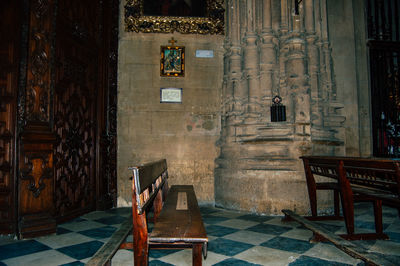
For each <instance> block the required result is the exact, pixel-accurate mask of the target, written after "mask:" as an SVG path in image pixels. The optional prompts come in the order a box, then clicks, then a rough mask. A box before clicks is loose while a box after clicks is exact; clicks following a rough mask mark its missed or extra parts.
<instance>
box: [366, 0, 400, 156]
mask: <svg viewBox="0 0 400 266" xmlns="http://www.w3.org/2000/svg"><path fill="white" fill-rule="evenodd" d="M399 8H400V1H399V0H367V19H368V21H367V25H368V47H369V60H370V81H371V103H372V127H373V149H374V150H373V153H374V156H377V157H400V86H399V64H400V30H399V28H400V27H399V25H400V18H399V17H400V16H399V14H400V9H399Z"/></svg>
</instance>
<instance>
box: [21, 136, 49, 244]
mask: <svg viewBox="0 0 400 266" xmlns="http://www.w3.org/2000/svg"><path fill="white" fill-rule="evenodd" d="M53 187H54V180H53V144H52V143H51V142H50V143H35V144H25V145H24V147H23V153H22V154H21V156H20V171H19V186H18V191H19V194H20V197H19V208H18V209H19V215H20V218H19V221H18V223H19V225H18V226H19V235H20V236H21V237H34V236H37V235H43V234H47V233H55V231H56V225H55V222H56V221H55V218H54V200H53V198H54V197H53V191H54V190H53Z"/></svg>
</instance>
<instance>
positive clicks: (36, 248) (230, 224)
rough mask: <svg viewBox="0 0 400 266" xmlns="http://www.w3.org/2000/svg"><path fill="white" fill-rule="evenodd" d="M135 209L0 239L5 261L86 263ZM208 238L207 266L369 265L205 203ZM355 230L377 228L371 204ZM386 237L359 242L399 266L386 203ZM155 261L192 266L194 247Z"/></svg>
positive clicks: (290, 229)
mask: <svg viewBox="0 0 400 266" xmlns="http://www.w3.org/2000/svg"><path fill="white" fill-rule="evenodd" d="M130 211H131V210H130V208H118V209H113V210H109V211H104V212H92V213H89V214H86V215H84V216H82V217H79V218H78V219H75V220H74V221H72V222H68V223H64V224H61V225H59V226H58V230H57V234H56V235H51V236H46V237H39V238H35V239H31V240H23V241H16V240H12V239H8V238H7V237H4V236H3V237H0V265H84V264H85V262H87V261H88V260H89V259H90V257H91V256H92V255H93V254H94V253H95V252H96V251H97V250H98V249H99V248H100V247H101V246H102V245H103V243H105V242H106V241H107V239H108V238H109V237H110V236H111V235H112V234H113V232H114V231H115V230H116V229H117V228H118V226H119V225H120V224H121V223H122V222H123V220H124V219H125V218H126V217H127V216H128V215H129V214H130ZM201 212H202V215H203V221H204V224H205V226H206V230H207V234H208V237H209V240H210V242H209V246H208V257H207V259H206V260H203V265H274V266H275V265H324V266H328V265H364V263H363V262H362V261H360V260H356V259H354V258H352V257H350V256H349V255H347V254H345V253H344V252H342V251H340V250H338V249H337V248H336V247H334V246H333V245H331V244H329V243H310V242H309V241H308V240H309V238H310V237H311V236H312V233H311V231H309V230H307V229H305V228H304V227H302V226H300V225H299V224H298V223H296V222H288V223H283V222H282V221H281V218H282V217H277V216H257V215H251V214H246V213H240V212H234V211H227V210H223V209H218V208H211V207H201ZM356 214H357V216H356V227H357V229H356V232H367V231H371V232H372V231H373V228H374V222H373V215H372V214H373V212H372V207H371V206H370V205H368V204H365V203H363V204H358V205H357V206H356ZM383 221H384V228H385V232H386V233H387V234H388V235H389V236H390V240H387V241H381V240H378V241H358V243H359V244H360V245H363V246H364V247H366V248H368V249H369V251H370V252H376V253H383V254H386V258H387V259H388V260H391V261H393V263H394V264H398V265H400V219H399V216H398V213H397V210H396V209H393V208H389V207H384V219H383ZM321 225H323V226H324V227H326V228H327V229H329V230H331V231H333V232H336V233H340V232H344V230H345V228H344V224H343V222H342V221H330V222H323V223H322V222H321ZM132 264H133V254H132V251H130V250H119V251H118V252H117V254H116V255H115V257H114V258H113V261H112V265H132ZM150 265H191V250H151V251H150Z"/></svg>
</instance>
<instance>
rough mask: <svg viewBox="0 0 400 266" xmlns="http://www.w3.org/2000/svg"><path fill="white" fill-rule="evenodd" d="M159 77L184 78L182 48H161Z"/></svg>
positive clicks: (183, 52)
mask: <svg viewBox="0 0 400 266" xmlns="http://www.w3.org/2000/svg"><path fill="white" fill-rule="evenodd" d="M160 75H161V76H164V77H184V76H185V47H184V46H161V61H160Z"/></svg>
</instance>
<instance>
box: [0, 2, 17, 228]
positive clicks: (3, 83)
mask: <svg viewBox="0 0 400 266" xmlns="http://www.w3.org/2000/svg"><path fill="white" fill-rule="evenodd" d="M20 13H21V8H20V5H19V2H18V1H11V0H5V1H0V17H1V20H2V22H1V23H0V36H1V39H2V40H1V41H0V232H1V233H5V234H10V233H13V232H15V230H16V202H15V179H14V173H15V163H14V160H13V159H14V155H15V146H14V141H15V121H16V109H17V108H16V99H17V91H18V74H19V43H20V38H19V36H20V34H19V33H20V28H21V23H20Z"/></svg>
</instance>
